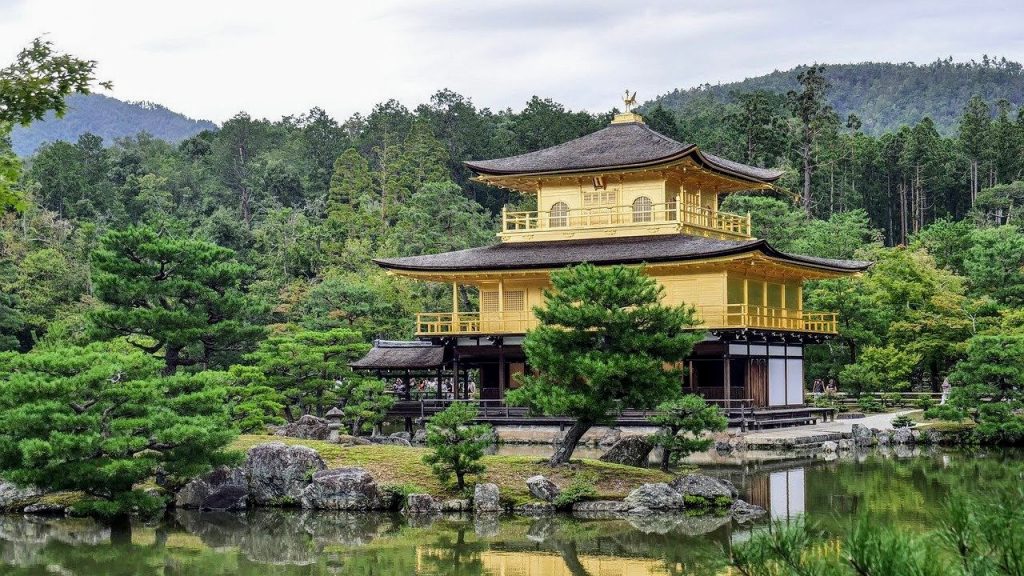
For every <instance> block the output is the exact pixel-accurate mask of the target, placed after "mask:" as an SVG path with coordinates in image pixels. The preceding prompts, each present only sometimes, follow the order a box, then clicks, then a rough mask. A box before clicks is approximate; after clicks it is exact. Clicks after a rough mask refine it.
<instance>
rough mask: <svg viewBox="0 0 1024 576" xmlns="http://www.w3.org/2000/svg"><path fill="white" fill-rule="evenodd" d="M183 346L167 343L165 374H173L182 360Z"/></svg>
mask: <svg viewBox="0 0 1024 576" xmlns="http://www.w3.org/2000/svg"><path fill="white" fill-rule="evenodd" d="M181 348H182V347H181V346H171V345H170V344H168V345H166V346H165V348H164V376H173V375H174V373H175V372H177V371H178V362H179V361H180V360H181Z"/></svg>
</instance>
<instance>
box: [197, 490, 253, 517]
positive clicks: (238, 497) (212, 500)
mask: <svg viewBox="0 0 1024 576" xmlns="http://www.w3.org/2000/svg"><path fill="white" fill-rule="evenodd" d="M248 503H249V491H248V490H247V489H246V487H245V486H241V485H239V484H223V485H221V486H217V487H216V488H214V489H213V490H211V491H210V494H209V495H208V496H207V497H206V498H204V499H203V502H202V504H200V505H199V509H200V510H203V511H215V512H235V511H238V510H245V509H246V508H248Z"/></svg>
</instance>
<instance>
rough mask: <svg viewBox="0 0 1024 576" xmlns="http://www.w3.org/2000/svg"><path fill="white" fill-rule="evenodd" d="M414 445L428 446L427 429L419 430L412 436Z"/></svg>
mask: <svg viewBox="0 0 1024 576" xmlns="http://www.w3.org/2000/svg"><path fill="white" fill-rule="evenodd" d="M412 443H413V444H426V443H427V430H426V428H418V429H417V430H416V433H415V434H413V435H412Z"/></svg>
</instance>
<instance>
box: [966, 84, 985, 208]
mask: <svg viewBox="0 0 1024 576" xmlns="http://www.w3.org/2000/svg"><path fill="white" fill-rule="evenodd" d="M991 122H992V113H991V111H990V110H989V107H988V104H986V103H985V101H984V100H982V99H981V96H978V95H977V94H975V95H974V96H972V97H971V99H970V100H969V101H968V102H967V106H965V107H964V111H963V114H962V115H961V116H960V146H961V148H962V150H963V153H964V155H965V156H967V159H968V161H969V162H970V169H971V174H970V180H971V189H970V194H971V204H970V205H971V207H972V208H973V207H974V202H975V200H976V199H977V197H978V191H979V190H980V189H981V186H980V183H979V180H980V178H979V176H978V166H979V164H980V163H981V160H982V158H983V157H984V154H985V148H986V146H987V140H988V130H989V126H990V124H991Z"/></svg>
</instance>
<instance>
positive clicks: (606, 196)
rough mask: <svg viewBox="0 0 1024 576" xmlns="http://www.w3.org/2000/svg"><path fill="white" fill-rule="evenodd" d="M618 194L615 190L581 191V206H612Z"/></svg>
mask: <svg viewBox="0 0 1024 576" xmlns="http://www.w3.org/2000/svg"><path fill="white" fill-rule="evenodd" d="M617 196H618V194H617V193H616V191H615V190H594V191H593V192H590V191H588V192H584V193H583V207H584V208H594V207H597V206H614V205H615V200H616V197H617Z"/></svg>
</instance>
